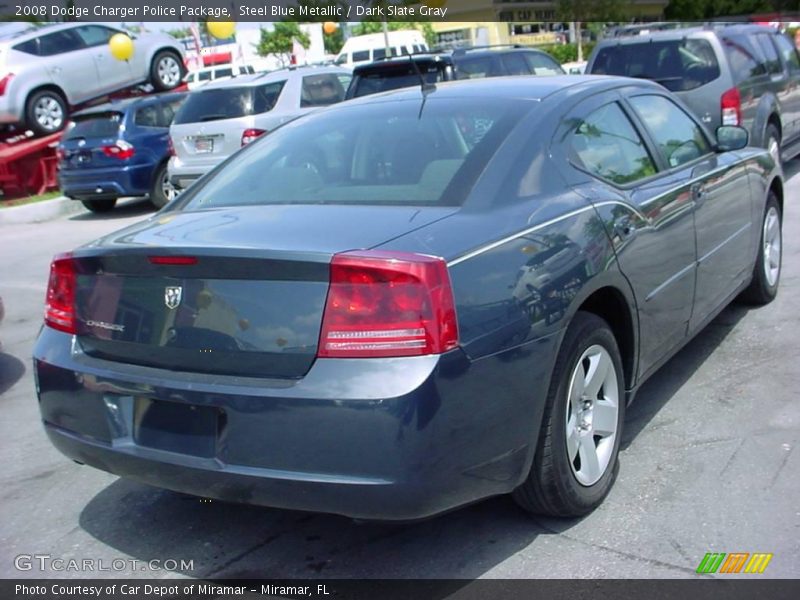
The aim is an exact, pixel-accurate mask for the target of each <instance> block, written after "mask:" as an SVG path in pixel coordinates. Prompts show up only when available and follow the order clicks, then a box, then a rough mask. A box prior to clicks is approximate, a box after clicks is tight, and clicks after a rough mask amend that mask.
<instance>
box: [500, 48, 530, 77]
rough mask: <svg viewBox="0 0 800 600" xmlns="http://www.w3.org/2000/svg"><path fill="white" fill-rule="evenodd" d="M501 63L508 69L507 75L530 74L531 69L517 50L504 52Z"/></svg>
mask: <svg viewBox="0 0 800 600" xmlns="http://www.w3.org/2000/svg"><path fill="white" fill-rule="evenodd" d="M503 64H504V65H505V67H506V71H508V74H509V75H530V74H531V70H530V68H529V67H528V63H527V62H526V61H525V59H524V58H523V57H522V54H520V53H518V52H512V53H510V54H506V55H505V56H504V57H503Z"/></svg>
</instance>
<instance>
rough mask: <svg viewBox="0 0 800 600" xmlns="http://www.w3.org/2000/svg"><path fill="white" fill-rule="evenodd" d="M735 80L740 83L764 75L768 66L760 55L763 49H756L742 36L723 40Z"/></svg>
mask: <svg viewBox="0 0 800 600" xmlns="http://www.w3.org/2000/svg"><path fill="white" fill-rule="evenodd" d="M722 45H723V47H724V48H725V54H727V56H728V64H729V65H730V68H731V73H732V74H733V80H734V82H735V83H736V84H737V85H738V84H740V83H743V82H744V81H747V80H748V79H750V78H752V77H758V76H760V75H764V74H765V73H766V72H767V68H766V66H765V65H764V61H763V59H761V58H760V57H759V55H760V54H761V50H760V49H759V50H756V49H755V48H753V46H752V45H750V43H749V41H748V40H747V39H745V38H742V37H736V38H734V37H729V38H724V39H723V40H722Z"/></svg>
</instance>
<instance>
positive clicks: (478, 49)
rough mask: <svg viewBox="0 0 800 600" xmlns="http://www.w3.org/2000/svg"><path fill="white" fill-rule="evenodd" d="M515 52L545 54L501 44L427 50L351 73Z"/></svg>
mask: <svg viewBox="0 0 800 600" xmlns="http://www.w3.org/2000/svg"><path fill="white" fill-rule="evenodd" d="M517 52H535V53H537V54H546V55H548V56H550V55H549V54H547V52H544V51H543V50H539V49H538V48H530V47H528V46H520V45H506V44H501V45H497V46H469V47H464V48H453V49H451V50H428V51H426V52H414V53H412V54H404V55H402V56H392V57H387V58H381V59H378V60H374V61H372V62H369V63H364V64H361V65H357V66H355V67H353V73H354V74H356V73H360V72H362V71H369V70H373V69H380V68H381V67H382V66H383V65H390V66H394V65H400V64H403V62H406V63H408V61H409V59H411V60H413V61H414V62H441V63H443V64H453V59H454V58H461V57H465V56H471V57H481V56H492V55H496V54H512V53H517Z"/></svg>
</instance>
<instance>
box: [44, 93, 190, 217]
mask: <svg viewBox="0 0 800 600" xmlns="http://www.w3.org/2000/svg"><path fill="white" fill-rule="evenodd" d="M184 97H185V94H181V93H176V94H161V95H158V96H147V97H141V98H133V99H128V100H121V101H119V102H112V103H110V104H101V105H99V106H95V107H93V108H90V109H87V110H84V111H82V112H79V113H76V114H75V115H73V116H72V120H73V121H74V125H73V126H72V127H71V128H70V129H68V130H67V132H66V133H65V134H64V137H63V138H62V141H61V144H60V145H59V147H58V157H59V162H58V183H59V187H60V188H61V191H62V193H63V194H64V195H65V196H67V197H68V198H73V199H75V200H80V201H81V202H83V204H84V206H86V208H88V209H89V210H91V211H93V212H105V211H109V210H111V209H112V208H114V205H115V204H116V202H117V199H118V198H121V197H123V196H149V198H150V202H151V203H152V204H153V205H154V206H155V207H156V208H161V207H163V206H164V205H166V203H167V202H169V201H170V200H171V199H172V198H173V197H174V190H173V188H172V186H171V185H170V183H169V179H168V178H167V162H168V161H169V157H170V148H169V126H170V123H172V117H173V116H174V114H175V112H176V111H177V109H178V107H179V106H180V104H181V102H183V99H184Z"/></svg>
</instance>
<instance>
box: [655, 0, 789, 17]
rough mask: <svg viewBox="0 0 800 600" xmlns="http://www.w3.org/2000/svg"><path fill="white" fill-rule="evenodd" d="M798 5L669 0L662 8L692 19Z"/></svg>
mask: <svg viewBox="0 0 800 600" xmlns="http://www.w3.org/2000/svg"><path fill="white" fill-rule="evenodd" d="M799 6H800V2H798V1H797V0H670V3H669V4H668V5H667V7H666V8H665V9H664V16H665V17H666V18H668V19H677V20H682V21H694V20H702V19H713V18H715V17H730V16H737V15H750V14H758V13H770V12H774V11H780V10H784V11H796V10H798V7H799Z"/></svg>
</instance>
